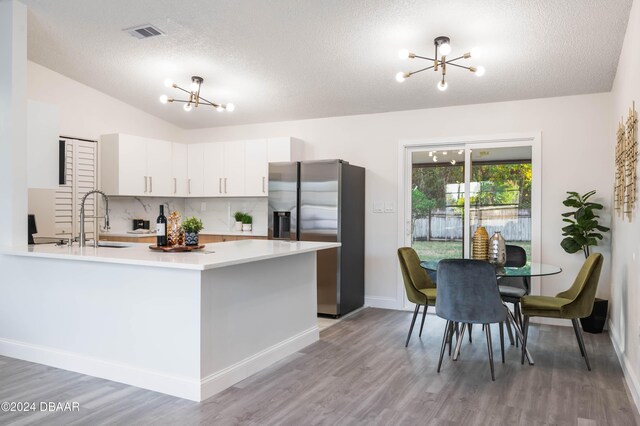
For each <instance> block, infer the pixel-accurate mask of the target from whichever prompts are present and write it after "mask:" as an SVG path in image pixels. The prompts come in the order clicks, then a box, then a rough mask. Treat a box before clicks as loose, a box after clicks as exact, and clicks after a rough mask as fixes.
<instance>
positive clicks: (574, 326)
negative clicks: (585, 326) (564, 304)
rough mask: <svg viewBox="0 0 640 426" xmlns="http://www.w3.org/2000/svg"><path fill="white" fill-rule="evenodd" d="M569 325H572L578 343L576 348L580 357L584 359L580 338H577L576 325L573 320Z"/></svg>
mask: <svg viewBox="0 0 640 426" xmlns="http://www.w3.org/2000/svg"><path fill="white" fill-rule="evenodd" d="M571 324H573V332H574V333H575V335H576V340H577V341H578V346H579V347H580V355H582V357H583V358H584V351H583V350H582V345H581V344H580V337H578V329H577V328H576V324H575V322H574V321H573V320H571Z"/></svg>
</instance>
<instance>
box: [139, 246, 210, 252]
mask: <svg viewBox="0 0 640 426" xmlns="http://www.w3.org/2000/svg"><path fill="white" fill-rule="evenodd" d="M149 248H150V249H151V250H155V251H163V252H165V253H180V252H188V251H194V250H202V249H203V248H204V245H200V246H173V247H169V246H166V247H158V246H149Z"/></svg>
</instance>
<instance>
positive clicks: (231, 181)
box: [223, 141, 245, 197]
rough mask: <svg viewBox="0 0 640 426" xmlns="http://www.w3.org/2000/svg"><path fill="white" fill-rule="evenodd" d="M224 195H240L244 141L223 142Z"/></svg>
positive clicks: (242, 181) (242, 179)
mask: <svg viewBox="0 0 640 426" xmlns="http://www.w3.org/2000/svg"><path fill="white" fill-rule="evenodd" d="M223 145H224V181H223V189H224V195H225V196H227V197H242V196H244V195H245V190H244V188H245V186H244V171H245V165H244V142H242V141H235V142H224V144H223Z"/></svg>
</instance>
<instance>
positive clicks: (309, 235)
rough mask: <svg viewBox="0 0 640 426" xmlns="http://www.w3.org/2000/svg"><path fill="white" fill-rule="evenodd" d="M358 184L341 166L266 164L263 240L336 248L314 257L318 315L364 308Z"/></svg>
mask: <svg viewBox="0 0 640 426" xmlns="http://www.w3.org/2000/svg"><path fill="white" fill-rule="evenodd" d="M364 182H365V171H364V168H362V167H357V166H353V165H350V164H349V163H348V162H346V161H343V160H323V161H302V162H292V163H271V164H269V238H272V239H286V240H294V241H295V240H298V241H332V242H333V241H336V242H340V243H342V246H341V247H339V248H335V249H328V250H322V251H319V252H318V255H317V256H318V257H317V273H318V277H317V282H318V313H319V314H324V315H331V316H334V317H339V316H341V315H345V314H347V313H349V312H351V311H353V310H354V309H357V308H359V307H361V306H363V305H364V188H365V186H364Z"/></svg>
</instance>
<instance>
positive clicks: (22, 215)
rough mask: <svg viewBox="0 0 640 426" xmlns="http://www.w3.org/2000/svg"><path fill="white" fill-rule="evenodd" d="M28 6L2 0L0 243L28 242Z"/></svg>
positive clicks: (0, 3)
mask: <svg viewBox="0 0 640 426" xmlns="http://www.w3.org/2000/svg"><path fill="white" fill-rule="evenodd" d="M26 67H27V8H26V6H25V5H24V4H22V3H20V2H18V1H17V0H0V224H2V228H3V230H2V232H0V245H6V246H11V245H18V244H26V242H27V98H26V92H27V82H26V79H25V72H26Z"/></svg>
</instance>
